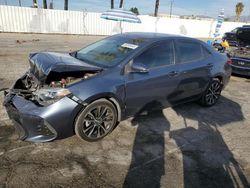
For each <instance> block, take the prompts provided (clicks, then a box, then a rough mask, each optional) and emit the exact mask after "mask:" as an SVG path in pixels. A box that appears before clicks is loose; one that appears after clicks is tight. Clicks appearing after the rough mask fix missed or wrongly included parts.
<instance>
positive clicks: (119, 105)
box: [4, 33, 231, 142]
mask: <svg viewBox="0 0 250 188" xmlns="http://www.w3.org/2000/svg"><path fill="white" fill-rule="evenodd" d="M29 61H30V69H29V70H28V72H27V73H26V74H25V75H23V76H22V77H21V78H20V79H18V80H17V81H16V83H15V84H14V86H13V87H12V88H11V89H10V90H8V91H6V92H5V101H4V105H5V107H6V109H7V112H8V114H9V117H10V118H11V119H12V120H13V121H14V123H15V126H16V127H17V129H18V130H19V132H20V136H21V139H22V140H26V141H33V142H46V141H51V140H54V139H60V138H65V137H68V136H71V135H73V134H74V133H76V134H77V135H78V136H79V137H80V138H81V139H85V140H88V141H96V140H99V139H101V138H103V137H104V136H106V135H107V134H108V133H110V132H111V131H112V130H113V129H114V128H115V126H116V125H117V123H119V122H120V121H122V120H124V119H125V118H127V117H130V116H134V115H136V114H138V113H141V112H143V111H150V110H153V109H156V108H164V107H169V106H173V105H177V104H181V103H185V102H189V101H199V102H200V103H201V104H202V105H204V106H212V105H214V104H215V103H216V102H217V101H218V99H219V97H220V94H221V91H222V89H223V88H224V87H225V86H226V85H227V83H228V81H229V78H230V75H231V66H230V65H229V64H230V63H231V61H230V59H228V58H227V56H225V55H222V54H220V53H218V52H216V51H215V50H214V49H212V48H211V47H210V46H208V45H207V44H205V43H204V42H202V41H199V40H196V39H192V38H186V37H182V36H174V35H166V34H156V33H125V34H119V35H115V36H111V37H108V38H106V39H103V40H101V41H98V42H96V43H94V44H91V45H89V46H87V47H85V48H83V49H80V50H79V51H76V52H73V53H54V52H42V53H35V54H31V55H30V59H29Z"/></svg>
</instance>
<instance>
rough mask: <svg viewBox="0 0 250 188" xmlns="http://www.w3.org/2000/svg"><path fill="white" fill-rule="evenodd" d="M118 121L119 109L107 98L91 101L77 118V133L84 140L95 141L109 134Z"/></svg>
mask: <svg viewBox="0 0 250 188" xmlns="http://www.w3.org/2000/svg"><path fill="white" fill-rule="evenodd" d="M116 123H117V110H116V108H115V106H114V105H113V104H112V103H111V102H110V101H108V100H106V99H99V100H96V101H94V102H92V103H90V104H89V105H88V106H87V107H86V108H85V109H84V110H83V111H82V112H81V113H80V114H79V115H78V117H77V118H76V121H75V133H76V135H77V136H78V137H79V138H80V139H83V140H86V141H90V142H94V141H97V140H100V139H102V138H103V137H105V136H106V135H108V134H109V133H110V132H111V131H112V130H113V129H114V127H115V125H116Z"/></svg>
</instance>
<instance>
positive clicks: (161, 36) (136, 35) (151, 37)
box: [116, 32, 197, 42]
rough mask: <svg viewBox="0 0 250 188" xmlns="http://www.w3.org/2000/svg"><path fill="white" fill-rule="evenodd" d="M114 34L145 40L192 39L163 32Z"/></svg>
mask: <svg viewBox="0 0 250 188" xmlns="http://www.w3.org/2000/svg"><path fill="white" fill-rule="evenodd" d="M116 36H121V37H126V38H131V39H137V38H144V39H147V41H150V42H153V41H158V40H162V39H168V38H184V39H193V40H197V39H194V38H189V37H186V36H181V35H173V34H165V33H153V32H128V33H122V34H118V35H116Z"/></svg>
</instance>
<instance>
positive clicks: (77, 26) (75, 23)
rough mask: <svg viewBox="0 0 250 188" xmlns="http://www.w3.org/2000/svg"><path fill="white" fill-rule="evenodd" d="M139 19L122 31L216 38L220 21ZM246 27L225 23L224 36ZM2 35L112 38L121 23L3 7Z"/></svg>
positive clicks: (68, 13)
mask: <svg viewBox="0 0 250 188" xmlns="http://www.w3.org/2000/svg"><path fill="white" fill-rule="evenodd" d="M139 17H140V19H141V20H142V23H141V24H134V23H125V22H123V23H122V31H123V32H131V31H142V32H161V33H171V34H181V35H186V36H190V37H197V38H210V37H213V33H214V30H215V25H216V20H214V21H205V20H202V21H200V20H187V19H178V18H171V19H170V18H155V17H151V16H139ZM243 24H244V23H235V22H225V23H223V25H222V29H221V33H222V34H223V33H224V32H227V31H230V30H232V29H234V28H235V27H238V26H242V25H243ZM0 32H27V33H62V34H88V35H112V34H114V33H119V32H120V24H119V22H115V21H110V20H104V19H101V18H100V13H93V12H80V11H64V10H49V9H36V8H26V7H14V6H4V5H0Z"/></svg>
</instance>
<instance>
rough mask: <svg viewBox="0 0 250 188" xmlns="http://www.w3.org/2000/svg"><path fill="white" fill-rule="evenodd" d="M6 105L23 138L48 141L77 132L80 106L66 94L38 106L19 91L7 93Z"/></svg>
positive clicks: (33, 140)
mask: <svg viewBox="0 0 250 188" xmlns="http://www.w3.org/2000/svg"><path fill="white" fill-rule="evenodd" d="M4 106H5V107H6V111H7V113H8V115H9V117H10V119H11V120H13V122H14V126H15V128H16V130H17V132H18V133H19V136H20V139H21V140H25V141H31V142H47V141H52V140H54V139H60V138H65V137H68V136H71V135H73V134H74V131H73V125H74V118H75V117H76V115H77V113H78V112H79V111H80V109H81V106H80V105H79V104H78V103H76V102H74V101H73V100H71V99H69V98H67V97H65V98H63V99H61V100H59V101H58V102H56V103H54V104H52V105H50V106H47V107H39V106H37V105H35V104H34V103H33V102H31V101H28V100H26V99H24V98H23V97H20V96H17V95H10V94H8V95H6V96H5V100H4Z"/></svg>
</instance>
